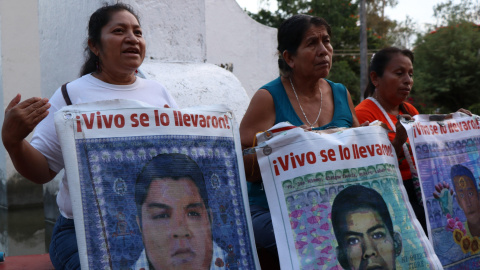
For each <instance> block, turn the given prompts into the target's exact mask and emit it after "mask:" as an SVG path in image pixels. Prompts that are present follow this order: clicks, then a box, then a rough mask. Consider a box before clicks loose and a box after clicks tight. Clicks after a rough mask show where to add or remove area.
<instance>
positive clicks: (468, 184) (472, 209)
mask: <svg viewBox="0 0 480 270" xmlns="http://www.w3.org/2000/svg"><path fill="white" fill-rule="evenodd" d="M453 184H454V186H455V192H456V194H457V196H456V197H457V201H458V205H459V206H460V207H461V208H462V209H463V211H464V213H465V215H466V216H467V219H468V217H469V216H475V215H479V214H480V198H479V196H478V191H477V187H475V182H474V181H473V180H472V179H470V177H468V176H466V175H458V176H455V177H454V178H453Z"/></svg>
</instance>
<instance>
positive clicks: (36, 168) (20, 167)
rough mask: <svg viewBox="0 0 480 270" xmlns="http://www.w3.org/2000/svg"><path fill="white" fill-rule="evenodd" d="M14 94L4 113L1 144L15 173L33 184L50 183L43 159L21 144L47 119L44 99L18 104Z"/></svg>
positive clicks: (30, 148) (52, 174) (28, 145)
mask: <svg viewBox="0 0 480 270" xmlns="http://www.w3.org/2000/svg"><path fill="white" fill-rule="evenodd" d="M20 100H21V96H20V94H18V95H17V96H15V97H14V98H13V99H12V101H10V103H9V104H8V106H7V108H6V109H5V120H4V121H3V127H2V140H3V145H5V149H6V150H7V151H8V154H9V155H10V158H11V159H12V163H13V165H14V166H15V169H16V170H17V172H19V173H20V174H21V175H23V177H25V178H27V179H29V180H31V181H32V182H34V183H37V184H44V183H47V182H48V181H50V180H51V179H53V177H55V175H56V174H57V173H56V172H54V171H52V170H50V168H49V166H48V162H47V159H46V158H45V156H43V154H42V153H40V152H39V151H38V150H37V149H35V148H33V146H31V145H30V143H28V142H27V141H26V140H25V137H27V136H28V134H30V132H32V130H33V129H34V128H35V127H36V126H37V125H38V123H40V121H42V120H43V119H45V117H46V116H47V115H48V108H50V104H49V103H48V99H46V98H39V97H33V98H29V99H27V100H24V101H22V102H20Z"/></svg>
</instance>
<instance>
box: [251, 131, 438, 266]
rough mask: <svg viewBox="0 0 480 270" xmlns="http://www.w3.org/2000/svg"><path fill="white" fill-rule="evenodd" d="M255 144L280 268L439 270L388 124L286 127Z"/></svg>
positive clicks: (265, 134) (260, 137) (263, 137)
mask: <svg viewBox="0 0 480 270" xmlns="http://www.w3.org/2000/svg"><path fill="white" fill-rule="evenodd" d="M257 140H258V141H259V144H258V145H259V146H258V147H257V150H256V153H257V157H258V162H259V165H260V168H261V173H262V178H263V184H264V187H265V192H266V194H267V200H268V204H269V207H270V211H271V214H272V222H273V226H274V231H275V238H276V241H277V248H278V252H279V256H280V264H281V266H282V269H342V268H344V269H370V268H372V267H377V268H378V269H440V268H441V264H440V262H439V260H438V258H437V257H436V255H435V253H434V252H433V248H432V246H431V244H430V242H429V241H428V239H427V238H426V236H425V233H424V232H423V230H422V228H421V226H420V223H419V222H418V220H417V219H416V218H415V216H414V213H413V210H412V208H411V206H410V204H409V201H408V197H407V195H406V192H405V189H404V187H403V184H402V183H401V181H402V178H401V175H400V172H399V170H398V169H397V168H398V162H397V157H396V154H395V150H394V148H393V146H392V145H391V143H390V141H389V140H388V137H387V136H386V131H385V130H384V129H383V128H382V127H380V126H372V127H361V128H353V129H344V130H341V131H338V132H333V133H331V134H327V133H322V134H319V133H315V132H305V131H304V130H303V129H302V128H298V127H293V126H291V125H290V124H287V123H280V124H278V125H276V126H274V127H272V128H271V129H270V130H269V131H267V132H265V133H262V134H259V135H257ZM372 269H373V268H372ZM375 269H376V268H375Z"/></svg>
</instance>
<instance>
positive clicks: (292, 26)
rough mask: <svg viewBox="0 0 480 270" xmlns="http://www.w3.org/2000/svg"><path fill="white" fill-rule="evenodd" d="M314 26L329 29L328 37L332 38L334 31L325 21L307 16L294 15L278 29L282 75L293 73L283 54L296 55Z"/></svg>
mask: <svg viewBox="0 0 480 270" xmlns="http://www.w3.org/2000/svg"><path fill="white" fill-rule="evenodd" d="M312 25H314V26H317V27H320V26H324V27H325V28H326V29H327V33H328V35H330V37H331V36H332V29H331V28H330V25H329V24H328V23H327V21H326V20H325V19H323V18H320V17H315V16H310V15H305V14H297V15H293V16H292V17H290V18H288V19H286V20H285V21H283V22H282V24H281V25H280V27H279V28H278V33H277V42H278V45H277V51H278V68H279V70H280V75H282V76H287V75H288V74H289V73H290V72H291V71H292V69H291V68H290V66H289V65H288V64H287V62H285V59H283V56H282V54H283V52H284V51H285V50H286V51H288V52H289V53H290V54H292V55H295V54H296V53H297V49H298V47H299V46H300V44H301V43H302V40H303V37H304V36H305V33H306V32H307V30H308V29H309V28H310V26H312Z"/></svg>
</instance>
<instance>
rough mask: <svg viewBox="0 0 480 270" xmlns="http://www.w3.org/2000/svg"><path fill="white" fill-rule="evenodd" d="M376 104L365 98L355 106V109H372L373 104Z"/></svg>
mask: <svg viewBox="0 0 480 270" xmlns="http://www.w3.org/2000/svg"><path fill="white" fill-rule="evenodd" d="M373 105H375V103H373V102H372V101H371V100H370V99H368V98H367V99H364V100H362V101H361V102H360V103H359V104H358V105H357V106H355V111H356V110H371V109H372V106H373Z"/></svg>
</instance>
